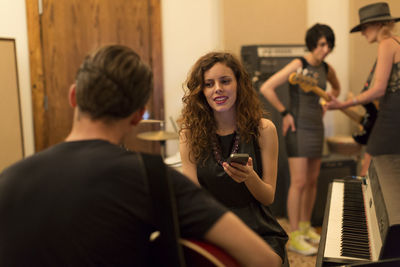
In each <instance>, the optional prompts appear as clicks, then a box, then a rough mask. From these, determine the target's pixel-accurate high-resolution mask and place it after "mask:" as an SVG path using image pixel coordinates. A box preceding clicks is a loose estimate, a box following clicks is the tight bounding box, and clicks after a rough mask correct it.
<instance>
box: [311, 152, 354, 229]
mask: <svg viewBox="0 0 400 267" xmlns="http://www.w3.org/2000/svg"><path fill="white" fill-rule="evenodd" d="M357 165H358V161H357V160H356V158H355V157H351V156H343V155H339V154H330V155H327V156H324V157H323V158H322V162H321V171H320V173H319V176H318V184H317V197H316V199H315V204H314V209H313V213H312V216H311V224H312V225H313V226H322V222H323V220H324V212H325V205H326V200H327V199H326V198H327V195H328V187H329V183H331V182H332V180H333V179H338V178H345V177H351V176H355V175H357Z"/></svg>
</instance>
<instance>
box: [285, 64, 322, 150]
mask: <svg viewBox="0 0 400 267" xmlns="http://www.w3.org/2000/svg"><path fill="white" fill-rule="evenodd" d="M301 60H302V62H303V68H305V69H307V70H308V73H309V74H310V73H311V74H313V77H314V78H316V79H317V80H318V87H320V88H321V89H323V90H325V88H326V76H327V65H326V63H324V62H323V63H321V64H320V65H319V66H311V65H309V64H307V62H306V61H305V59H304V58H301ZM289 95H290V107H289V110H290V111H291V113H292V115H293V118H294V123H295V126H296V131H295V132H292V131H291V129H289V130H288V132H287V134H286V137H285V141H286V150H287V154H288V157H307V158H317V157H321V156H322V147H323V142H324V125H323V121H322V107H321V105H320V104H319V99H320V97H319V96H318V95H316V94H315V93H314V92H304V91H303V90H302V89H301V88H300V86H298V85H292V84H290V87H289Z"/></svg>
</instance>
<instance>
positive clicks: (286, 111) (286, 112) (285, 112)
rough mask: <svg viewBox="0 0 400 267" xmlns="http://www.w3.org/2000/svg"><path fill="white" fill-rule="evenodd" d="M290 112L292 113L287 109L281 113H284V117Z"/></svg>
mask: <svg viewBox="0 0 400 267" xmlns="http://www.w3.org/2000/svg"><path fill="white" fill-rule="evenodd" d="M289 113H290V111H289V110H287V109H285V110H284V111H282V112H281V115H282V117H285V116H286V115H287V114H289Z"/></svg>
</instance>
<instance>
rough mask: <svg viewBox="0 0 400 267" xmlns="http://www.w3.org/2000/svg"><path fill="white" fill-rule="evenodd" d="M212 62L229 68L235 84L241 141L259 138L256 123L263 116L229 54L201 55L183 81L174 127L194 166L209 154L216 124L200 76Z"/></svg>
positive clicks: (247, 81)
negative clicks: (179, 111) (181, 106)
mask: <svg viewBox="0 0 400 267" xmlns="http://www.w3.org/2000/svg"><path fill="white" fill-rule="evenodd" d="M216 63H222V64H224V65H226V66H227V67H229V68H230V69H231V70H232V71H233V73H234V75H235V78H236V81H237V97H236V103H235V109H236V121H237V122H236V123H237V131H238V133H239V135H240V139H241V140H242V141H246V142H248V141H250V140H251V139H252V138H253V137H258V136H259V134H260V133H259V129H258V126H259V123H260V120H261V118H262V116H263V109H262V107H261V102H260V100H259V98H258V96H257V93H256V91H255V90H254V89H253V85H252V82H251V79H250V76H249V75H248V73H247V72H246V70H245V69H244V67H243V66H242V64H241V63H240V61H239V60H238V59H237V58H236V57H235V56H234V55H232V54H230V53H226V52H210V53H207V54H206V55H204V56H202V57H201V58H199V59H198V60H197V62H196V63H195V64H194V65H193V67H192V69H191V71H190V73H189V75H188V78H187V80H186V82H185V86H184V87H186V88H184V92H185V94H184V96H183V98H182V101H183V108H182V113H181V116H180V118H179V119H178V124H179V126H180V130H179V132H180V133H181V134H182V132H184V134H185V138H186V141H187V142H188V143H189V146H190V148H191V151H190V159H191V160H192V161H193V162H195V163H200V161H201V160H203V162H204V161H205V160H206V159H207V158H208V157H209V155H210V154H211V152H212V140H215V139H214V138H215V135H216V130H217V129H216V122H215V119H214V115H213V110H212V108H211V107H210V106H209V105H208V103H207V100H206V98H205V96H204V94H203V88H204V73H205V72H206V71H207V70H209V69H211V68H212V67H213V66H214V65H215V64H216Z"/></svg>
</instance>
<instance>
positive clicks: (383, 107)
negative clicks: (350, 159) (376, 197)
mask: <svg viewBox="0 0 400 267" xmlns="http://www.w3.org/2000/svg"><path fill="white" fill-rule="evenodd" d="M359 16H360V24H358V25H357V26H355V27H354V28H352V29H351V31H350V32H351V33H353V32H359V31H360V32H361V34H362V35H364V37H365V38H366V39H367V41H368V42H369V43H375V42H377V43H378V58H377V61H376V69H375V74H374V75H375V82H374V84H373V85H372V87H370V88H369V89H368V90H365V91H363V92H362V93H361V94H359V95H358V96H356V97H355V98H353V99H351V100H347V101H345V102H340V101H338V100H337V99H336V98H335V97H334V96H332V100H331V101H330V102H328V103H327V105H326V106H327V108H328V109H339V108H340V109H342V108H347V107H350V106H354V105H359V104H366V103H370V102H372V101H373V100H375V99H378V98H380V103H379V112H378V116H377V119H376V121H375V124H374V127H373V129H372V132H371V135H370V136H369V139H368V143H367V153H369V154H370V155H372V156H378V155H383V154H399V153H400V142H398V140H399V139H400V104H399V103H400V36H396V35H394V34H393V33H392V30H393V28H394V23H395V22H397V21H399V20H400V17H392V16H391V15H390V10H389V6H388V4H387V3H375V4H370V5H367V6H364V7H362V8H360V9H359Z"/></svg>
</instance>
